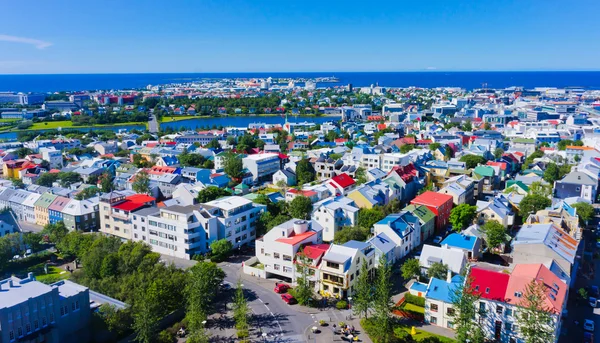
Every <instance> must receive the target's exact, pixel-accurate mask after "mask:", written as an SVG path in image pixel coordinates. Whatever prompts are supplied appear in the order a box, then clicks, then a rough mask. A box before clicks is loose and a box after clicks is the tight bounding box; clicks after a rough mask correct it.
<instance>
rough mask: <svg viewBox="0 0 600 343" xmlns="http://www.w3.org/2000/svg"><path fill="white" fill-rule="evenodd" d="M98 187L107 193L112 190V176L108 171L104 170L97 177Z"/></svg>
mask: <svg viewBox="0 0 600 343" xmlns="http://www.w3.org/2000/svg"><path fill="white" fill-rule="evenodd" d="M99 181H100V189H101V190H102V192H104V193H109V192H111V191H112V190H113V177H112V175H110V173H108V172H104V173H103V174H102V175H100V177H99Z"/></svg>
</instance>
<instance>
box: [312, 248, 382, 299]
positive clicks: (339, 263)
mask: <svg viewBox="0 0 600 343" xmlns="http://www.w3.org/2000/svg"><path fill="white" fill-rule="evenodd" d="M374 259H375V249H374V248H373V246H372V245H371V244H369V243H366V242H358V241H349V242H346V243H345V244H344V245H337V244H332V245H331V246H330V247H329V250H327V252H326V253H325V254H324V255H323V258H322V261H321V265H320V269H319V275H320V276H319V279H320V280H321V282H320V293H321V295H322V296H325V297H335V298H341V299H343V298H347V297H350V296H352V294H354V283H355V282H356V280H357V279H358V276H359V275H360V271H361V267H362V264H363V263H366V264H367V270H369V272H371V271H372V270H373V268H374V263H375V261H374Z"/></svg>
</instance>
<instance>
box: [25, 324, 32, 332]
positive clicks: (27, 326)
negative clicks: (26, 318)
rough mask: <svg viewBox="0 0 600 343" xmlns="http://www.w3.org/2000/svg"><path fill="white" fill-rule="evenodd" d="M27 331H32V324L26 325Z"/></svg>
mask: <svg viewBox="0 0 600 343" xmlns="http://www.w3.org/2000/svg"><path fill="white" fill-rule="evenodd" d="M25 331H27V333H30V332H31V324H29V323H27V325H25Z"/></svg>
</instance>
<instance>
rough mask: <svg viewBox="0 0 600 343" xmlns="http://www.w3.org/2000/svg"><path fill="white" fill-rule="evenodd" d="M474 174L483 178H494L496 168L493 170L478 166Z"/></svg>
mask: <svg viewBox="0 0 600 343" xmlns="http://www.w3.org/2000/svg"><path fill="white" fill-rule="evenodd" d="M473 173H475V174H478V175H481V176H489V177H493V176H494V168H492V167H490V166H477V167H475V170H473Z"/></svg>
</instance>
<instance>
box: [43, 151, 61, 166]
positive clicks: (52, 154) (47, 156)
mask: <svg viewBox="0 0 600 343" xmlns="http://www.w3.org/2000/svg"><path fill="white" fill-rule="evenodd" d="M39 152H40V154H42V159H44V160H46V161H48V162H49V163H50V168H52V169H61V168H62V167H63V156H62V151H60V150H56V148H54V147H52V148H40V149H39Z"/></svg>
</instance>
